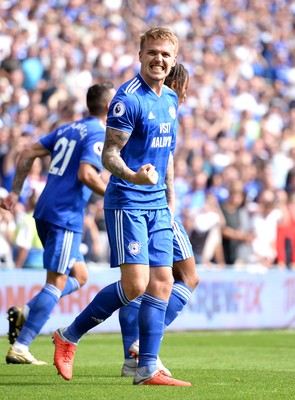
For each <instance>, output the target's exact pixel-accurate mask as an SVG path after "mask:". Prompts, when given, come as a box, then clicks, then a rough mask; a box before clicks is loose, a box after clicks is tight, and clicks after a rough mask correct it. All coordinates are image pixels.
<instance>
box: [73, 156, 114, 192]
mask: <svg viewBox="0 0 295 400" xmlns="http://www.w3.org/2000/svg"><path fill="white" fill-rule="evenodd" d="M78 179H79V180H80V181H81V182H83V183H84V184H85V185H86V186H88V187H89V188H90V189H91V190H92V191H93V192H95V193H96V194H99V195H100V196H104V193H105V190H106V187H107V185H106V183H105V182H104V180H103V179H102V178H101V176H100V175H99V174H98V171H97V169H96V168H95V167H94V166H93V165H91V164H88V163H85V162H81V164H80V167H79V170H78Z"/></svg>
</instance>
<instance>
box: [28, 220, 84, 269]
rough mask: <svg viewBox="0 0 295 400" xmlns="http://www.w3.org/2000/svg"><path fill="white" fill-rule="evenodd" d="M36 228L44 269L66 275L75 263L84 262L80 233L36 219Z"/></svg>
mask: <svg viewBox="0 0 295 400" xmlns="http://www.w3.org/2000/svg"><path fill="white" fill-rule="evenodd" d="M36 227H37V231H38V235H39V237H40V240H41V242H42V245H43V247H44V253H43V264H44V268H45V269H47V270H49V271H54V272H58V273H60V274H67V275H68V274H69V273H70V271H71V269H72V267H73V265H74V263H75V262H76V261H82V262H84V257H83V255H82V254H81V252H80V244H81V240H82V234H81V233H77V232H73V231H69V230H67V229H64V228H61V227H60V226H57V225H54V224H51V223H50V222H47V221H42V220H40V219H36Z"/></svg>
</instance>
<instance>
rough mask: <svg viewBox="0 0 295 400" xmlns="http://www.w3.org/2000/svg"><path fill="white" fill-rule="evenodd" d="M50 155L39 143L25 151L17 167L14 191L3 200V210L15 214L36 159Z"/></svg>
mask: <svg viewBox="0 0 295 400" xmlns="http://www.w3.org/2000/svg"><path fill="white" fill-rule="evenodd" d="M48 154H49V153H48V150H46V149H45V148H44V147H43V146H41V145H40V144H39V143H35V144H33V145H32V146H31V147H27V148H25V149H24V150H23V152H22V153H21V155H20V158H19V160H18V163H17V165H16V171H15V175H14V179H13V183H12V191H11V192H10V193H9V195H8V196H7V197H6V198H5V199H3V200H1V202H0V207H1V208H4V209H5V210H10V211H11V212H13V209H14V206H15V204H16V203H17V201H18V198H19V195H20V192H21V190H22V187H23V184H24V181H25V179H26V177H27V176H28V174H29V172H30V170H31V168H32V165H33V162H34V160H35V158H37V157H45V156H47V155H48Z"/></svg>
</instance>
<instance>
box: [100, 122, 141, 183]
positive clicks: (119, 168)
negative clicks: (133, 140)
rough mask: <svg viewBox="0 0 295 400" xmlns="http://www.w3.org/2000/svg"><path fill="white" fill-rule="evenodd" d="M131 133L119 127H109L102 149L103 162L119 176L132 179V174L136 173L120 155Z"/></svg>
mask: <svg viewBox="0 0 295 400" xmlns="http://www.w3.org/2000/svg"><path fill="white" fill-rule="evenodd" d="M129 137H130V135H129V134H128V133H126V132H123V131H120V130H118V129H112V128H107V130H106V138H105V142H104V146H103V151H102V164H103V166H104V167H105V168H106V169H107V170H108V171H110V172H111V173H112V174H114V175H116V176H117V177H118V178H121V179H126V180H128V181H130V176H131V175H132V174H133V173H134V171H132V170H131V169H130V168H128V167H127V165H126V164H125V162H124V160H123V159H122V157H121V155H120V151H121V150H122V149H123V147H124V146H125V144H126V143H127V142H128V140H129Z"/></svg>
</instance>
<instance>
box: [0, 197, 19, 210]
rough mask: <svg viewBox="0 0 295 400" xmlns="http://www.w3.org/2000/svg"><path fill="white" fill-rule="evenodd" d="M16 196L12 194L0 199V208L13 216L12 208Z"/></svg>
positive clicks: (15, 201) (16, 198) (16, 199)
mask: <svg viewBox="0 0 295 400" xmlns="http://www.w3.org/2000/svg"><path fill="white" fill-rule="evenodd" d="M18 197H19V196H18V195H17V194H16V193H14V192H11V193H9V195H8V196H6V197H5V199H2V200H1V201H0V207H1V208H4V210H8V211H10V212H12V214H14V207H15V205H16V203H17V201H18Z"/></svg>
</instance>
